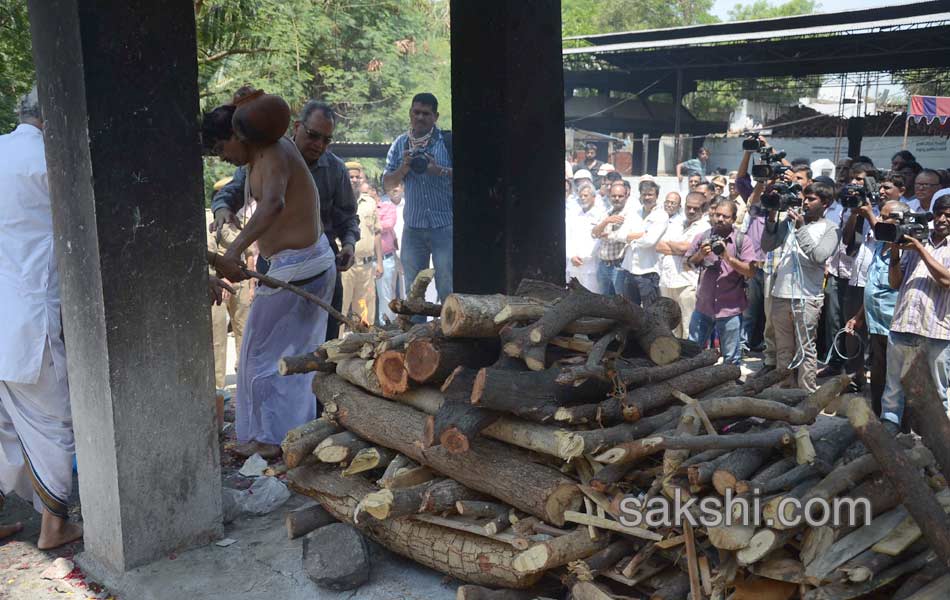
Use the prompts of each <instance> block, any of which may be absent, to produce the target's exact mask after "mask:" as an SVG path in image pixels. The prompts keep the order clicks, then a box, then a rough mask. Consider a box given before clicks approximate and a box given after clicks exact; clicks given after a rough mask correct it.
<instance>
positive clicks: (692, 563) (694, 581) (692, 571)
mask: <svg viewBox="0 0 950 600" xmlns="http://www.w3.org/2000/svg"><path fill="white" fill-rule="evenodd" d="M683 536H684V537H685V538H686V541H685V544H686V568H687V573H688V575H689V589H690V598H691V600H703V591H702V584H701V583H700V581H699V560H698V558H697V556H696V536H695V535H694V534H693V526H692V525H690V523H689V520H688V519H687V520H686V521H684V522H683Z"/></svg>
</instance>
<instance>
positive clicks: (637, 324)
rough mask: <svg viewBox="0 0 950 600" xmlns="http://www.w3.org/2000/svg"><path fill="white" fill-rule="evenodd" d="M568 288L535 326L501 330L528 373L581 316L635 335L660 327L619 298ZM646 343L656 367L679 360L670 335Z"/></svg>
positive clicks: (505, 344)
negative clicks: (614, 324)
mask: <svg viewBox="0 0 950 600" xmlns="http://www.w3.org/2000/svg"><path fill="white" fill-rule="evenodd" d="M570 287H571V290H570V292H569V293H568V295H567V296H565V297H564V298H563V299H561V300H560V301H559V302H557V303H556V304H555V305H554V306H552V307H550V308H549V309H547V310H546V311H545V313H544V316H543V317H541V318H540V319H538V320H537V321H536V322H535V323H533V324H531V325H527V326H524V327H512V326H510V325H508V326H506V327H505V329H503V330H502V332H501V338H502V344H503V345H502V348H503V350H504V352H505V354H507V355H508V356H513V357H518V358H522V359H524V361H525V364H526V365H528V368H529V369H531V370H533V371H540V370H542V369H544V367H545V351H546V349H547V345H548V341H549V340H550V339H551V338H553V337H554V336H556V335H558V334H559V333H560V332H561V331H563V330H564V328H565V327H566V326H567V325H568V324H569V323H572V322H574V321H575V320H577V319H578V318H580V317H582V316H587V317H600V318H605V319H612V320H614V321H617V322H618V323H622V324H623V325H625V326H627V327H629V328H630V330H631V331H633V332H634V335H638V334H640V333H645V332H647V331H648V330H649V329H650V328H651V327H657V328H659V327H661V325H659V324H651V323H648V320H650V318H651V317H650V316H649V315H648V314H647V313H646V312H645V311H644V310H643V309H641V308H640V307H639V306H636V305H635V304H633V303H632V302H630V301H629V300H627V299H625V298H623V297H622V296H600V295H597V294H594V293H591V292H589V291H588V290H586V289H584V288H583V286H581V285H579V284H577V283H576V282H575V281H572V282H571V285H570ZM444 312H445V311H443V313H444ZM496 314H497V311H496ZM444 318H445V315H444V314H443V319H444ZM645 339H647V338H645ZM670 340H672V342H670ZM649 341H650V342H651V346H650V347H649V348H644V351H645V352H647V355H648V356H649V357H650V358H651V359H652V360H654V362H657V364H668V363H670V362H673V361H674V360H676V359H677V358H679V352H678V348H679V342H678V341H676V338H674V337H673V334H672V333H669V331H667V332H666V336H663V335H660V334H659V333H658V334H656V335H655V336H652V337H650V338H649ZM670 345H673V346H675V347H676V349H677V351H676V352H669V350H668V346H670ZM654 355H655V357H654ZM658 361H659V362H658Z"/></svg>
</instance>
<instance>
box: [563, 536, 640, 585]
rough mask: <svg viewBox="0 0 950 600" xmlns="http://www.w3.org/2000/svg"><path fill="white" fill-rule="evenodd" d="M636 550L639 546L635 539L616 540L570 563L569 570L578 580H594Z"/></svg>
mask: <svg viewBox="0 0 950 600" xmlns="http://www.w3.org/2000/svg"><path fill="white" fill-rule="evenodd" d="M636 550H637V546H636V544H635V543H634V542H633V540H629V539H620V540H616V541H614V542H611V543H610V545H608V546H607V547H606V548H604V549H603V550H600V551H598V552H595V553H594V554H592V555H590V556H589V557H587V558H585V559H582V560H576V561H573V562H571V563H569V564H568V567H567V568H568V572H569V573H570V574H571V575H572V576H573V577H574V578H575V579H577V580H578V581H593V579H594V578H595V577H596V576H597V575H599V574H600V573H601V572H603V571H606V570H607V569H610V568H613V567H614V565H616V564H617V563H618V562H620V560H621V559H623V558H625V557H627V556H630V555H631V554H633V553H634V552H636Z"/></svg>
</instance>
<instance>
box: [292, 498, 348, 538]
mask: <svg viewBox="0 0 950 600" xmlns="http://www.w3.org/2000/svg"><path fill="white" fill-rule="evenodd" d="M335 522H336V519H335V518H334V517H333V515H331V514H330V513H328V512H327V511H326V509H325V508H323V507H322V506H320V504H319V503H317V502H313V501H310V502H309V503H308V504H306V505H304V506H301V507H300V508H296V509H294V510H292V511H290V512H288V513H287V516H285V517H284V527H285V528H286V529H287V539H288V540H295V539H297V538H299V537H300V536H302V535H307V534H308V533H310V532H311V531H313V530H314V529H317V528H318V527H323V526H324V525H329V524H330V523H335Z"/></svg>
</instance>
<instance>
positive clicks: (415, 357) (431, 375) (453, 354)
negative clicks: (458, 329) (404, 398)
mask: <svg viewBox="0 0 950 600" xmlns="http://www.w3.org/2000/svg"><path fill="white" fill-rule="evenodd" d="M500 351H501V345H500V343H499V341H498V340H497V339H494V338H488V339H463V338H445V337H435V338H421V339H417V340H413V341H411V342H409V344H408V345H407V346H406V361H405V366H406V372H407V373H408V375H409V377H410V378H411V379H412V380H413V381H416V382H418V383H431V384H436V385H441V384H442V383H443V382H444V381H445V380H446V378H447V377H448V376H449V375H451V374H452V372H453V371H454V370H455V369H456V368H458V367H469V368H472V369H480V368H482V367H487V366H489V365H491V364H492V363H494V362H495V360H496V359H497V358H498V354H499V352H500Z"/></svg>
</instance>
